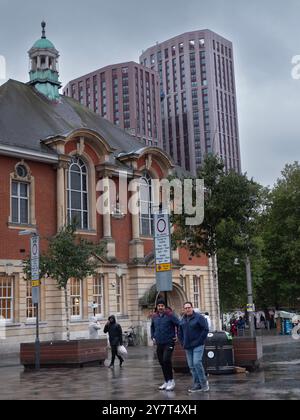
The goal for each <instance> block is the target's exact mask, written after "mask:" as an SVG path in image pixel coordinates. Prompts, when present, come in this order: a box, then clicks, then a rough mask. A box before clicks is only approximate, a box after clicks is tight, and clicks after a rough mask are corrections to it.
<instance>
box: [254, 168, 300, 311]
mask: <svg viewBox="0 0 300 420" xmlns="http://www.w3.org/2000/svg"><path fill="white" fill-rule="evenodd" d="M299 220H300V165H299V163H298V162H294V163H293V164H289V165H286V166H285V168H284V170H283V171H282V177H281V178H280V179H278V181H277V183H276V185H275V187H274V188H273V190H272V192H271V193H270V203H269V206H268V207H267V209H266V211H265V214H264V217H263V219H262V231H263V239H264V256H265V258H266V259H267V261H268V264H267V265H266V269H265V278H264V281H263V283H262V285H261V287H262V288H264V289H265V290H268V298H269V299H268V301H269V302H270V303H272V304H274V305H275V306H276V307H278V308H279V307H280V306H281V307H282V306H287V307H290V308H295V307H296V306H297V304H298V300H299V298H300V225H299Z"/></svg>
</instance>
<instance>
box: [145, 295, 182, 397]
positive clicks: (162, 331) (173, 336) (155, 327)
mask: <svg viewBox="0 0 300 420" xmlns="http://www.w3.org/2000/svg"><path fill="white" fill-rule="evenodd" d="M178 326H179V319H178V318H177V317H176V316H175V315H174V314H173V312H172V311H171V310H170V309H169V308H168V309H167V308H166V304H165V301H164V300H163V299H158V300H157V303H156V313H155V314H154V315H153V317H152V322H151V338H152V340H153V343H154V344H155V345H156V346H157V350H156V353H157V357H158V360H159V363H160V365H161V368H162V371H163V375H164V378H165V382H164V383H163V385H161V386H160V387H159V389H161V390H163V389H164V390H166V391H173V389H174V388H175V381H174V379H173V367H172V355H173V351H174V347H175V342H176V341H177V328H178Z"/></svg>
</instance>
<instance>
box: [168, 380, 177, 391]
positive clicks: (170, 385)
mask: <svg viewBox="0 0 300 420" xmlns="http://www.w3.org/2000/svg"><path fill="white" fill-rule="evenodd" d="M174 388H175V381H174V379H172V380H171V381H169V382H168V385H167V387H166V391H173V389H174Z"/></svg>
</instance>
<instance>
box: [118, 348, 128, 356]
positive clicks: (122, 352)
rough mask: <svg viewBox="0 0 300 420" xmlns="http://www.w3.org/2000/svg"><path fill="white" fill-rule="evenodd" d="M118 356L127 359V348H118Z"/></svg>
mask: <svg viewBox="0 0 300 420" xmlns="http://www.w3.org/2000/svg"><path fill="white" fill-rule="evenodd" d="M117 351H118V355H119V356H122V357H126V356H127V355H128V353H127V350H126V347H125V346H118V349H117Z"/></svg>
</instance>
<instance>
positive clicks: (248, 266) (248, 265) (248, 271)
mask: <svg viewBox="0 0 300 420" xmlns="http://www.w3.org/2000/svg"><path fill="white" fill-rule="evenodd" d="M246 276H247V294H248V304H247V312H248V317H249V326H250V334H251V337H252V338H253V337H255V326H254V316H253V312H254V303H253V287H252V274H251V263H250V258H249V255H246Z"/></svg>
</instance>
